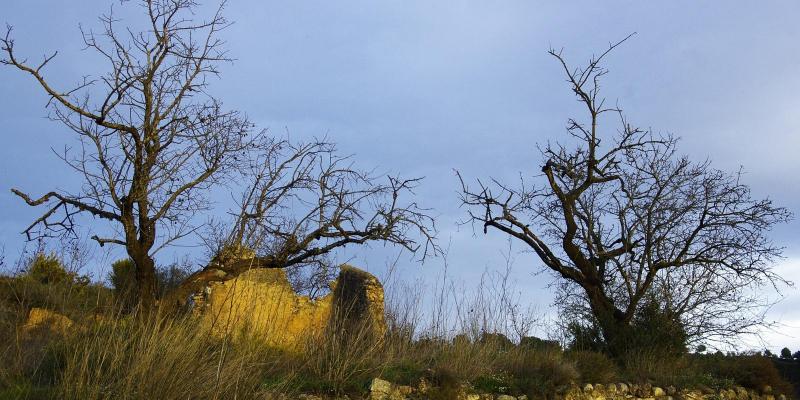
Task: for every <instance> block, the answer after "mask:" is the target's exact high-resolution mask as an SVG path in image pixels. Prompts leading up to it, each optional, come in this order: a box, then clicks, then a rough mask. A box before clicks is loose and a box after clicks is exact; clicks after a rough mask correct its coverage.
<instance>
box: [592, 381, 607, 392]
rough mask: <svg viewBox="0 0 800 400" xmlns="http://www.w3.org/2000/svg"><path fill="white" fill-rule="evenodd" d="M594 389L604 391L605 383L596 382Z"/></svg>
mask: <svg viewBox="0 0 800 400" xmlns="http://www.w3.org/2000/svg"><path fill="white" fill-rule="evenodd" d="M594 390H595V391H596V392H600V393H602V392H604V391H605V390H606V387H605V385H603V384H602V383H596V384H595V385H594Z"/></svg>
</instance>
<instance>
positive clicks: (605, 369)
mask: <svg viewBox="0 0 800 400" xmlns="http://www.w3.org/2000/svg"><path fill="white" fill-rule="evenodd" d="M567 358H568V359H569V360H571V361H572V362H573V363H574V364H575V368H576V369H577V370H578V373H579V374H580V379H581V382H592V383H611V382H615V381H616V380H617V365H616V364H615V363H614V361H612V360H611V358H609V357H608V356H607V355H605V354H604V353H598V352H594V351H581V350H579V351H571V352H569V353H567Z"/></svg>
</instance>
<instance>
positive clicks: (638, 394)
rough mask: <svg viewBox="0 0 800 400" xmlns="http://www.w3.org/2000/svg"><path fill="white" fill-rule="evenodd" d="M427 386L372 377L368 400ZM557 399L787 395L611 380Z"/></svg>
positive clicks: (521, 399) (397, 399)
mask: <svg viewBox="0 0 800 400" xmlns="http://www.w3.org/2000/svg"><path fill="white" fill-rule="evenodd" d="M427 390H428V389H427V387H426V385H425V384H424V382H423V383H422V384H421V385H419V386H418V387H411V386H404V385H395V384H392V383H391V382H388V381H385V380H383V379H380V378H375V379H373V380H372V384H371V385H370V394H369V399H370V400H413V399H424V398H426V397H425V394H426V393H425V392H426V391H427ZM552 398H555V399H557V400H786V396H784V395H782V394H780V395H774V394H773V393H772V389H771V388H770V387H769V386H766V387H765V388H764V389H763V390H762V391H760V392H758V391H754V390H749V389H745V388H743V387H735V388H732V389H723V390H711V389H710V388H704V387H703V388H698V389H691V390H689V389H684V390H677V389H675V388H674V387H671V386H668V387H664V388H662V387H658V386H653V385H650V384H642V385H638V384H631V383H611V384H607V385H603V384H586V385H583V386H579V385H572V386H569V387H565V388H562V389H561V390H560V391H559V392H558V393H555V396H553V397H552ZM454 400H528V396H526V395H519V396H512V395H509V394H502V393H468V392H467V390H466V389H465V390H464V391H463V392H462V393H460V394H458V396H457V398H456V399H454Z"/></svg>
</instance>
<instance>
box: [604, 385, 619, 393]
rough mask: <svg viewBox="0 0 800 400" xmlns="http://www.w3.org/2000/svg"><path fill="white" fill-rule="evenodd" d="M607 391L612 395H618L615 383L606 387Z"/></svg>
mask: <svg viewBox="0 0 800 400" xmlns="http://www.w3.org/2000/svg"><path fill="white" fill-rule="evenodd" d="M606 391H607V392H608V393H612V394H613V393H617V385H616V384H614V383H609V384H608V386H606Z"/></svg>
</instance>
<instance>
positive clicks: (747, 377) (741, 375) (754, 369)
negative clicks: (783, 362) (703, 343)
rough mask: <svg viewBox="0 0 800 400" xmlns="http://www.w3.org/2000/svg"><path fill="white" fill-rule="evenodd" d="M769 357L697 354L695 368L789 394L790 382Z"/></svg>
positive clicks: (737, 381)
mask: <svg viewBox="0 0 800 400" xmlns="http://www.w3.org/2000/svg"><path fill="white" fill-rule="evenodd" d="M776 361H777V360H772V359H771V358H770V357H764V356H762V355H759V354H752V355H734V356H719V355H705V356H697V359H696V368H697V369H699V370H700V371H702V372H704V373H706V374H709V375H711V376H714V377H718V378H721V379H729V380H731V381H733V382H736V384H738V385H741V386H744V387H746V388H749V389H754V390H761V389H762V388H763V387H764V386H767V385H768V386H772V388H773V389H774V390H775V391H776V392H777V393H783V394H786V395H790V394H792V393H793V388H792V386H791V384H789V383H787V382H786V381H785V380H784V379H783V378H782V377H781V375H780V372H779V371H778V369H777V368H776V367H775V362H776Z"/></svg>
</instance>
